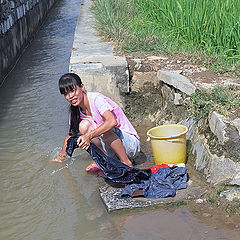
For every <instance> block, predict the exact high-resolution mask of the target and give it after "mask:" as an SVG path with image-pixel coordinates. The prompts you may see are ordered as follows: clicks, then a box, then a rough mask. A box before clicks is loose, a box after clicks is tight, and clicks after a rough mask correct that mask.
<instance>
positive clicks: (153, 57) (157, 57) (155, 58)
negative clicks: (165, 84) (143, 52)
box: [148, 56, 168, 61]
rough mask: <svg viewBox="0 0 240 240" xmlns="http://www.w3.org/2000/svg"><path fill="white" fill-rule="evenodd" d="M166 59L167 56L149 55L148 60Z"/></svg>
mask: <svg viewBox="0 0 240 240" xmlns="http://www.w3.org/2000/svg"><path fill="white" fill-rule="evenodd" d="M166 59H168V58H167V57H161V56H149V57H148V60H150V61H156V60H166Z"/></svg>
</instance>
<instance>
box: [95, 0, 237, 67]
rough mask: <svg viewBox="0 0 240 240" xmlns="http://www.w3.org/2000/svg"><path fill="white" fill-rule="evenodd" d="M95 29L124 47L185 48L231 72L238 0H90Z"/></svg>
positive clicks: (171, 50) (234, 61) (164, 50)
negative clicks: (95, 24)
mask: <svg viewBox="0 0 240 240" xmlns="http://www.w3.org/2000/svg"><path fill="white" fill-rule="evenodd" d="M93 3H94V4H93V12H94V14H95V17H96V20H97V28H98V31H99V32H100V34H101V35H103V36H105V38H107V39H110V40H114V41H115V42H116V43H117V47H118V48H119V49H120V50H123V51H126V52H136V51H145V52H146V51H147V52H156V51H157V52H159V51H160V52H162V53H171V54H172V53H179V52H184V53H188V54H189V56H190V55H191V56H194V58H196V56H200V57H201V59H202V61H203V62H204V63H205V64H210V65H211V66H215V68H216V67H218V68H219V69H221V70H224V71H236V70H237V69H238V68H239V62H240V61H239V60H240V15H239V12H240V0H226V1H219V0H203V1H197V0H118V1H115V0H93Z"/></svg>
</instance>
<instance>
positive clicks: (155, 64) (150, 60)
mask: <svg viewBox="0 0 240 240" xmlns="http://www.w3.org/2000/svg"><path fill="white" fill-rule="evenodd" d="M126 59H127V62H128V65H129V71H130V78H131V77H132V76H133V74H134V72H157V71H158V70H165V71H171V72H175V73H178V74H181V75H183V76H185V77H187V78H188V79H189V80H190V81H191V82H192V83H193V85H195V86H196V88H197V89H205V90H207V89H211V88H212V87H214V86H219V85H231V86H234V91H236V92H238V93H239V95H240V69H239V70H238V71H235V73H234V74H232V73H229V72H220V73H215V72H214V71H212V70H209V69H207V68H206V67H204V66H201V65H199V64H197V63H196V62H195V61H194V60H192V59H191V60H189V59H187V58H186V57H183V56H179V55H174V56H164V55H161V54H154V55H151V54H146V53H132V54H127V55H126ZM228 117H229V119H231V120H232V119H235V118H238V117H240V109H239V108H236V109H233V110H232V111H231V112H230V113H229V116H228Z"/></svg>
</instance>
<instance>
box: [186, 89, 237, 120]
mask: <svg viewBox="0 0 240 240" xmlns="http://www.w3.org/2000/svg"><path fill="white" fill-rule="evenodd" d="M235 88H236V87H234V86H233V87H229V86H228V87H224V86H216V87H214V88H213V89H212V90H211V91H210V92H204V91H199V90H197V91H196V92H195V93H193V94H192V95H191V103H190V104H189V105H188V110H189V112H190V113H191V114H192V115H193V116H194V117H195V118H196V119H200V118H204V117H206V116H207V115H208V114H209V113H210V112H211V111H217V112H218V113H220V114H223V115H228V113H229V112H230V111H231V110H233V109H236V108H238V107H240V93H239V92H237V91H235Z"/></svg>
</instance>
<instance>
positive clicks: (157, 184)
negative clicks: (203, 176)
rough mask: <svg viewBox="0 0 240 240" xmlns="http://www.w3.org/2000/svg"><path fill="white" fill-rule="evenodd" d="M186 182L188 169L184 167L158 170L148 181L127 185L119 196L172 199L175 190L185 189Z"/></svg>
mask: <svg viewBox="0 0 240 240" xmlns="http://www.w3.org/2000/svg"><path fill="white" fill-rule="evenodd" d="M187 181H188V169H187V168H185V167H172V168H165V167H164V168H159V169H158V171H157V172H156V173H152V174H151V177H150V178H149V179H148V180H142V181H141V183H138V184H130V185H127V186H126V187H125V188H124V190H123V191H122V194H121V196H122V197H136V196H144V197H146V198H165V197H174V196H175V195H176V190H179V189H183V188H187ZM139 190H140V191H139ZM136 193H137V194H136Z"/></svg>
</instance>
